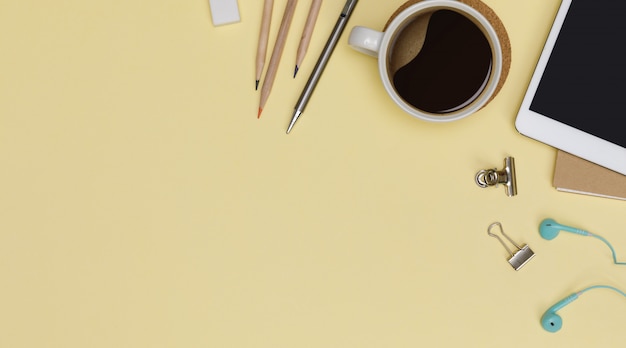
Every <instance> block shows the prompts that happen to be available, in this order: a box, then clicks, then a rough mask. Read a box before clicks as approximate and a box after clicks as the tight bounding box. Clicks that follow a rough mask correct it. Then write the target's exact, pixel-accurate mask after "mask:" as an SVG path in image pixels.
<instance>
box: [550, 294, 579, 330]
mask: <svg viewBox="0 0 626 348" xmlns="http://www.w3.org/2000/svg"><path fill="white" fill-rule="evenodd" d="M577 298H578V294H571V295H569V296H567V297H566V298H564V299H562V300H561V301H559V302H557V303H555V304H554V306H552V307H550V308H548V310H547V311H546V312H545V313H543V315H542V316H541V326H542V327H543V328H544V330H546V331H549V332H557V331H559V330H561V327H563V319H561V316H560V315H558V314H556V311H558V310H559V309H561V308H563V307H565V306H567V305H568V304H570V303H572V302H573V301H574V300H575V299H577Z"/></svg>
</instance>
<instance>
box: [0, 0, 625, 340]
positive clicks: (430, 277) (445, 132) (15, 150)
mask: <svg viewBox="0 0 626 348" xmlns="http://www.w3.org/2000/svg"><path fill="white" fill-rule="evenodd" d="M486 2H487V4H488V5H490V6H491V7H492V8H493V9H494V10H495V11H496V13H497V14H498V15H499V16H500V17H501V19H502V21H503V23H504V25H505V26H506V28H507V29H508V33H509V36H510V39H511V43H512V49H513V61H512V66H511V71H510V74H509V77H508V80H507V82H506V84H505V85H504V88H503V89H502V91H501V92H500V94H499V95H498V96H497V98H496V99H495V100H494V101H493V102H492V103H490V104H489V105H488V106H487V107H486V108H484V109H483V110H481V111H480V112H479V113H477V114H476V115H474V116H472V117H470V118H466V119H464V120H461V121H457V122H454V123H447V124H433V123H427V122H424V121H420V120H417V119H414V118H412V117H410V116H408V115H405V114H404V113H403V112H402V111H401V110H400V109H399V108H398V107H396V106H395V105H394V104H393V103H392V102H391V100H390V99H389V98H388V96H387V95H386V94H385V92H384V90H383V87H382V84H381V83H380V79H379V77H378V75H377V68H376V61H375V59H373V58H370V57H367V56H364V55H362V54H360V53H358V52H356V51H354V50H352V49H351V48H350V47H348V45H347V36H348V33H349V31H350V29H351V28H352V27H353V26H355V25H366V26H370V27H374V28H382V26H383V25H384V23H385V22H386V20H387V18H388V16H389V15H390V14H391V13H392V12H393V11H394V10H395V9H396V8H397V7H399V6H400V5H401V4H402V3H403V1H402V0H394V1H374V0H371V1H368V0H362V1H360V2H359V3H358V5H357V8H356V10H355V12H354V15H353V17H352V18H351V19H350V22H349V24H348V27H347V30H346V32H345V33H344V35H343V36H342V38H341V41H340V42H339V45H338V46H337V48H336V50H335V52H334V54H333V56H332V58H331V60H330V63H329V65H328V67H327V69H326V71H325V72H324V75H323V76H322V79H321V81H320V83H319V85H318V87H317V89H316V91H315V93H314V95H313V98H312V99H311V102H310V103H309V105H308V108H307V109H306V111H305V113H304V114H303V116H302V117H301V119H300V120H299V121H298V123H297V124H296V126H295V128H294V129H293V131H292V133H291V134H290V135H286V134H285V129H286V127H287V125H288V122H289V120H290V118H291V114H292V112H293V106H294V105H295V102H296V101H297V98H298V96H299V94H300V91H301V89H302V87H303V86H304V84H305V82H306V79H307V77H308V75H309V73H310V71H311V70H312V68H313V65H314V63H315V61H316V60H317V56H318V54H319V52H320V51H321V49H322V47H323V45H324V43H325V42H326V39H327V37H328V34H329V33H330V31H331V29H332V27H333V26H334V24H335V22H336V20H337V17H338V14H339V13H340V11H341V9H342V8H343V5H344V1H343V0H341V1H340V0H336V1H325V2H324V4H323V6H322V10H321V13H320V15H319V18H318V21H317V25H316V29H315V33H314V36H313V40H312V43H311V46H310V48H309V53H308V55H307V57H306V58H305V61H304V63H303V65H302V67H301V70H300V73H299V74H298V76H297V78H296V79H293V77H292V73H293V68H294V64H295V55H296V49H297V46H298V42H299V39H300V33H301V30H302V27H303V25H304V21H305V18H306V15H307V13H308V9H309V4H310V2H309V1H301V2H300V4H299V5H298V7H297V9H296V13H295V17H294V22H293V24H292V27H291V31H290V34H289V37H288V41H287V43H286V48H285V51H284V54H283V59H282V62H281V65H280V69H279V73H278V76H277V78H276V82H275V84H274V89H273V91H272V94H271V96H270V98H269V101H268V103H267V105H266V108H265V111H264V112H263V116H262V118H261V119H260V120H259V119H257V118H256V116H257V107H258V102H259V92H258V91H255V90H254V77H255V72H254V61H255V55H256V46H257V39H258V32H259V27H260V20H261V18H260V15H261V7H262V1H247V0H242V1H239V6H240V11H241V17H242V21H241V22H240V23H237V24H231V25H227V26H221V27H214V26H213V25H212V22H211V17H210V9H209V6H208V2H207V1H206V0H196V1H174V0H150V1H147V0H131V1H129V0H111V1H83V0H63V1H34V0H20V1H9V0H1V1H0V48H1V50H2V52H1V53H0V166H1V168H0V347H7V348H18V347H64V348H67V347H92V348H95V347H216V348H217V347H272V348H276V347H623V345H624V342H625V341H626V330H624V325H625V324H626V298H623V297H621V296H619V295H618V294H616V293H614V292H611V291H607V290H595V291H592V292H588V293H586V294H584V295H583V296H582V297H581V299H579V300H578V301H576V302H574V303H572V304H571V305H569V306H567V307H566V308H564V309H562V310H561V311H560V312H559V314H561V316H562V317H563V320H564V326H563V329H562V330H561V331H560V332H558V333H556V334H550V333H547V332H545V331H544V330H543V329H542V328H541V326H540V324H539V318H540V316H541V315H542V313H543V312H544V311H545V310H546V309H547V308H548V307H550V306H551V305H553V304H554V303H555V302H557V301H558V300H560V299H561V298H563V297H565V296H567V295H569V294H571V293H572V292H575V291H577V290H580V289H582V288H585V287H587V286H591V285H596V284H606V285H611V286H615V287H618V288H621V289H623V290H626V268H624V267H621V268H620V266H616V265H613V264H612V260H611V254H610V252H609V249H608V248H606V246H604V245H603V244H602V243H601V242H600V241H597V240H595V239H590V238H584V237H580V236H575V235H571V234H569V235H565V234H562V235H561V236H559V237H558V238H557V239H555V240H553V241H545V240H543V239H542V238H541V237H540V236H539V233H538V228H537V226H538V224H539V222H540V221H541V220H542V219H543V218H546V217H552V218H554V219H556V220H557V221H559V222H561V223H564V224H569V225H573V226H576V227H579V228H582V229H587V230H590V231H592V232H596V233H597V234H599V235H601V236H603V237H605V238H606V239H608V240H609V241H610V242H612V243H613V245H614V246H615V249H616V251H617V255H618V258H621V260H625V259H626V230H625V229H624V225H625V224H624V222H625V214H624V212H625V211H626V210H625V209H626V202H624V201H618V200H610V199H603V198H596V197H590V196H583V195H576V194H570V193H561V192H557V191H556V190H555V189H554V188H553V187H552V185H551V180H552V175H553V170H554V160H555V155H556V150H555V149H553V148H550V147H548V146H546V145H543V144H541V143H539V142H536V141H533V140H531V139H528V138H526V137H524V136H521V135H519V134H518V133H517V132H516V130H515V128H514V119H515V115H516V112H517V109H518V107H519V104H520V103H521V100H522V97H523V94H524V91H525V89H526V86H527V84H528V82H529V80H530V76H531V74H532V71H533V68H534V65H535V63H536V61H537V59H538V57H539V54H540V52H541V48H542V46H543V43H544V40H545V38H546V36H547V33H548V31H549V28H550V25H551V23H552V20H553V18H554V15H555V13H556V10H557V8H558V5H559V1H557V0H526V1H496V0H490V1H486ZM285 3H286V1H285V0H277V1H275V4H274V17H273V21H272V29H271V35H270V50H271V48H272V47H273V42H274V39H275V36H276V32H277V30H278V26H279V25H280V19H281V17H282V12H283V9H284V7H285ZM268 60H269V53H268ZM506 156H513V157H515V159H516V162H517V172H518V185H519V186H518V188H519V194H518V196H516V197H512V198H509V197H507V196H506V195H505V193H504V189H503V188H502V187H499V188H491V189H480V188H479V187H477V186H476V185H475V183H474V174H475V173H476V172H477V171H478V170H480V169H485V168H494V167H498V168H500V167H501V166H502V164H503V159H504V157H506ZM495 221H500V222H501V223H502V225H503V226H504V229H505V232H507V233H508V235H509V236H510V237H511V238H512V239H513V240H515V241H517V242H518V243H520V244H528V245H529V246H530V247H531V248H532V249H533V250H534V251H535V253H536V257H535V258H534V259H533V260H531V261H530V263H528V264H527V265H526V266H525V267H524V268H522V269H521V270H520V271H518V272H516V271H514V270H513V269H512V268H511V267H510V265H509V264H508V263H507V253H506V251H505V250H504V248H502V246H501V245H500V244H499V243H498V241H497V240H495V239H493V238H490V237H489V236H487V233H486V232H487V226H488V225H489V224H491V223H492V222H495Z"/></svg>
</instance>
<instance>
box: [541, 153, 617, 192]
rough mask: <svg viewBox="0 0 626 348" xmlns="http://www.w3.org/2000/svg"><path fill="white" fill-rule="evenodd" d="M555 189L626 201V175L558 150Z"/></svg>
mask: <svg viewBox="0 0 626 348" xmlns="http://www.w3.org/2000/svg"><path fill="white" fill-rule="evenodd" d="M553 185H554V187H556V189H557V190H559V191H564V192H572V193H580V194H585V195H592V196H599V197H605V198H613V199H623V200H626V175H622V174H620V173H617V172H614V171H612V170H609V169H606V168H604V167H602V166H599V165H597V164H594V163H591V162H589V161H586V160H584V159H582V158H579V157H576V156H573V155H571V154H569V153H567V152H563V151H561V150H558V152H557V155H556V166H555V169H554V181H553Z"/></svg>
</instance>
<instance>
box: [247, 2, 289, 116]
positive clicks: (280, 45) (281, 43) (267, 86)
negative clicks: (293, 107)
mask: <svg viewBox="0 0 626 348" xmlns="http://www.w3.org/2000/svg"><path fill="white" fill-rule="evenodd" d="M297 4H298V0H288V1H287V6H286V7H285V13H284V14H283V19H282V21H281V23H280V29H278V36H277V37H276V43H275V44H274V50H273V51H272V57H271V58H270V63H269V65H268V66H267V73H266V74H265V80H263V87H262V88H261V101H260V102H259V113H258V115H257V118H260V117H261V113H262V112H263V108H264V107H265V103H266V102H267V99H268V98H269V96H270V92H271V91H272V86H273V85H274V80H275V78H276V71H277V70H278V65H279V64H280V58H281V56H282V54H283V49H284V48H285V42H286V41H287V34H288V33H289V27H290V26H291V20H292V19H293V14H294V12H295V10H296V5H297Z"/></svg>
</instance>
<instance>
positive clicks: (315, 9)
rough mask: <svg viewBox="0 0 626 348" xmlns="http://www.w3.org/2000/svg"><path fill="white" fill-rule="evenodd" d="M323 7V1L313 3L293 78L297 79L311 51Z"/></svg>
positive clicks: (317, 0) (303, 33)
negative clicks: (303, 62) (318, 16)
mask: <svg viewBox="0 0 626 348" xmlns="http://www.w3.org/2000/svg"><path fill="white" fill-rule="evenodd" d="M321 7H322V0H312V1H311V8H310V9H309V15H308V17H307V18H306V24H305V25H304V30H303V31H302V37H301V38H300V45H299V46H298V53H297V55H296V68H295V70H294V72H293V77H296V74H297V73H298V70H300V66H301V65H302V61H304V57H305V56H306V51H307V50H308V49H309V44H310V43H311V37H312V36H313V29H314V28H315V22H316V21H317V15H319V13H320V8H321Z"/></svg>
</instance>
